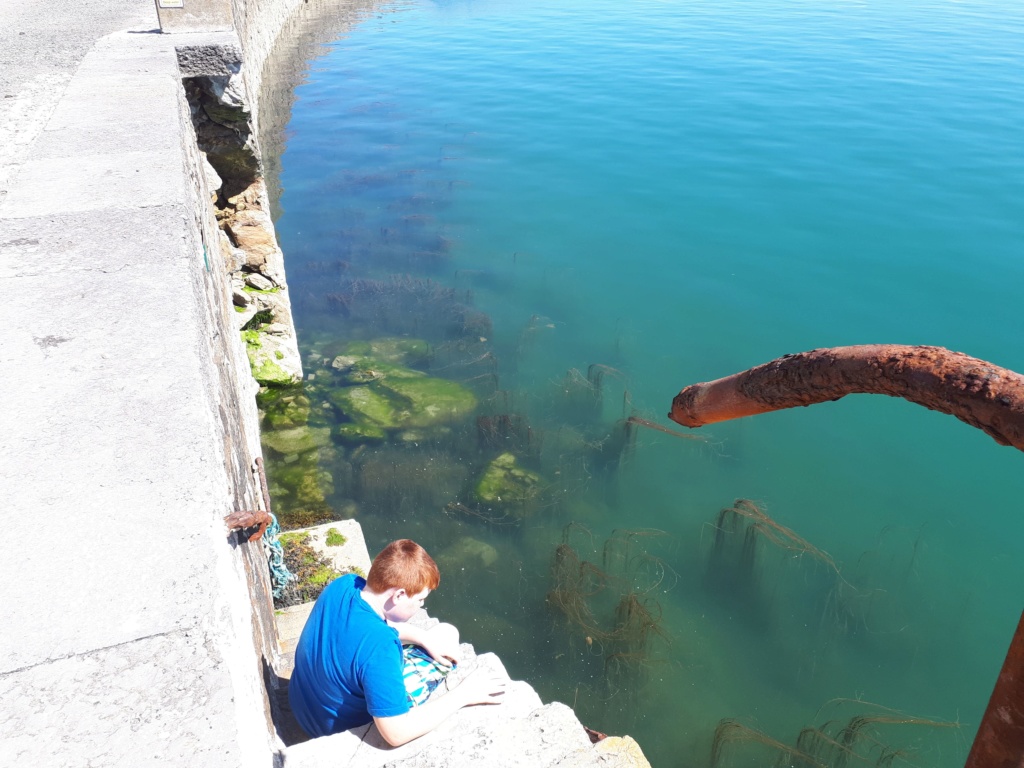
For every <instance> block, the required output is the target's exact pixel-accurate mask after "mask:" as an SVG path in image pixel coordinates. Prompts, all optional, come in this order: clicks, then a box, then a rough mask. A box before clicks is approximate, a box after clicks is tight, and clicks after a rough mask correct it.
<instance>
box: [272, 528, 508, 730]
mask: <svg viewBox="0 0 1024 768" xmlns="http://www.w3.org/2000/svg"><path fill="white" fill-rule="evenodd" d="M440 581H441V576H440V573H439V572H438V570H437V565H436V564H435V563H434V561H433V559H432V558H431V557H430V555H428V554H427V552H426V550H425V549H423V547H421V546H420V545H419V544H417V543H416V542H414V541H410V540H409V539H400V540H398V541H393V542H391V543H390V544H388V545H387V547H385V548H384V550H383V551H382V552H381V553H380V554H379V555H377V557H376V558H374V561H373V565H372V566H371V567H370V573H369V575H368V576H367V577H366V579H365V580H364V579H362V578H360V577H358V576H356V575H354V574H349V575H348V576H343V577H342V578H340V579H336V580H335V581H333V582H332V583H331V584H329V585H328V586H327V588H326V589H325V590H324V591H323V593H322V594H321V595H320V597H319V598H318V599H317V601H316V605H314V606H313V612H312V613H311V614H310V616H309V619H308V620H307V621H306V626H305V628H304V629H303V630H302V635H301V637H299V644H298V646H297V647H296V649H295V668H294V670H293V671H292V677H291V682H290V684H289V686H288V699H289V702H290V703H291V707H292V711H293V712H294V713H295V717H296V719H297V720H298V721H299V725H301V726H302V727H303V728H304V729H305V731H306V732H307V733H308V734H309V735H310V736H326V735H328V734H331V733H339V732H340V731H345V730H348V729H349V728H355V727H356V726H359V725H365V724H366V723H369V722H370V721H371V720H372V721H373V722H374V723H376V725H377V729H378V730H379V731H380V734H381V736H383V737H384V740H385V741H386V742H387V743H388V744H390V745H391V746H393V747H397V746H399V745H401V744H405V743H406V742H407V741H411V740H412V739H415V738H417V737H418V736H422V735H423V734H424V733H427V732H428V731H431V730H433V729H434V728H436V727H437V726H438V725H440V724H441V722H443V721H444V720H445V719H447V718H448V717H450V716H451V715H453V714H454V713H455V712H457V711H458V710H460V709H461V708H462V707H465V706H469V705H472V704H498V703H500V699H496V698H495V697H496V696H498V695H499V694H501V693H504V682H503V681H502V680H501V679H498V678H494V677H492V676H490V675H488V674H479V673H477V674H470V675H469V676H467V677H466V679H465V680H463V682H462V683H461V684H460V685H458V686H457V687H455V688H454V689H453V690H451V691H450V692H448V694H447V695H445V696H440V695H435V696H433V697H431V694H432V693H433V692H434V690H435V689H436V688H440V689H441V690H444V689H445V685H444V684H443V678H444V675H445V674H447V671H448V670H449V669H451V667H452V666H453V665H454V664H456V663H458V660H459V657H458V653H459V632H458V630H457V629H456V628H455V627H453V626H452V625H451V624H438V625H437V626H435V627H433V628H432V629H429V630H424V629H420V628H419V627H414V626H412V625H410V624H408V623H407V622H408V621H409V619H411V618H412V617H413V615H414V614H415V613H416V612H417V611H418V610H419V609H420V608H422V607H423V602H424V601H425V600H426V599H427V595H429V594H430V593H431V591H433V590H434V589H436V588H437V585H438V584H439V583H440ZM403 643H405V644H407V645H408V647H406V648H403ZM417 646H418V647H419V648H422V649H423V651H425V652H426V653H422V652H420V651H419V650H418V648H417ZM424 668H428V669H429V674H428V675H427V676H426V678H425V679H424V677H423V670H424ZM407 680H408V681H409V682H408V684H407Z"/></svg>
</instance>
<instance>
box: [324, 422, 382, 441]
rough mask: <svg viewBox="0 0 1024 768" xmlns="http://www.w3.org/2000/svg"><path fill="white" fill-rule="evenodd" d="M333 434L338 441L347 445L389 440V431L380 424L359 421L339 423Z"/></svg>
mask: <svg viewBox="0 0 1024 768" xmlns="http://www.w3.org/2000/svg"><path fill="white" fill-rule="evenodd" d="M333 435H334V437H335V439H337V440H338V442H340V443H343V444H345V445H360V444H362V443H383V442H384V441H385V440H387V436H388V433H387V432H385V431H384V428H383V427H381V426H380V425H378V424H373V423H371V422H366V421H358V422H349V423H347V424H339V425H338V426H336V427H335V428H334V431H333Z"/></svg>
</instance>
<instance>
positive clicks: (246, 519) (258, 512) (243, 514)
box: [224, 456, 274, 541]
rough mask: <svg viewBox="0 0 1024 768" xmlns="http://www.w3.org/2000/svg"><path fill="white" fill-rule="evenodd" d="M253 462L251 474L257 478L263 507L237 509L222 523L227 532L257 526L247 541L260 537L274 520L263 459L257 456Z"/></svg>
mask: <svg viewBox="0 0 1024 768" xmlns="http://www.w3.org/2000/svg"><path fill="white" fill-rule="evenodd" d="M253 464H254V466H255V470H254V472H253V474H255V475H256V477H257V478H258V479H259V483H260V492H261V493H262V496H263V507H264V508H263V509H244V510H239V511H238V512H232V513H231V514H230V515H228V516H227V517H225V518H224V523H225V524H226V525H227V527H228V532H229V533H230V532H232V531H238V530H244V529H245V528H252V527H254V526H258V528H257V530H256V532H255V533H254V534H252V535H251V536H250V537H249V541H256V540H257V539H259V538H261V537H262V536H263V533H264V532H265V531H266V530H267V526H268V525H270V524H271V523H272V522H273V520H274V518H273V516H272V512H271V509H270V489H269V488H268V487H267V474H266V472H265V471H264V469H263V459H262V458H260V457H259V456H257V457H256V460H255V461H254V462H253Z"/></svg>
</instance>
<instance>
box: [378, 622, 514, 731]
mask: <svg viewBox="0 0 1024 768" xmlns="http://www.w3.org/2000/svg"><path fill="white" fill-rule="evenodd" d="M396 629H397V626H396ZM410 642H413V641H410ZM504 692H505V680H504V679H503V678H501V677H498V676H497V675H495V674H493V673H492V672H488V671H485V670H477V671H476V672H473V673H471V674H470V675H469V676H467V677H466V679H465V680H463V681H462V683H460V684H459V686H458V687H457V688H455V689H454V690H452V691H449V692H448V693H447V694H445V695H444V696H440V697H438V698H436V699H431V700H429V701H427V703H426V704H422V705H420V706H418V707H413V708H412V709H410V710H409V711H408V712H406V713H405V714H404V715H395V716H393V717H374V718H373V721H374V722H375V723H376V724H377V730H378V731H380V735H381V736H383V737H384V741H386V742H387V743H388V744H390V745H391V746H392V747H399V746H401V745H402V744H405V743H406V742H409V741H412V740H413V739H415V738H418V737H419V736H422V735H423V734H425V733H429V732H430V731H432V730H434V729H435V728H436V727H437V726H439V725H440V724H441V723H443V722H444V721H445V720H447V719H448V718H449V717H451V716H452V715H454V714H455V713H456V712H458V711H459V710H460V709H462V708H463V707H468V706H471V705H473V704H500V703H501V698H500V696H501V694H503V693H504ZM496 697H497V698H496Z"/></svg>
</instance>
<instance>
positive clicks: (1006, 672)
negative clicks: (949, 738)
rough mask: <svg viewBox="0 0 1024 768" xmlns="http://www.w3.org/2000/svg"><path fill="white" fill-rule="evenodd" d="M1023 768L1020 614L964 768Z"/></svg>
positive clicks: (1023, 636) (1023, 626)
mask: <svg viewBox="0 0 1024 768" xmlns="http://www.w3.org/2000/svg"><path fill="white" fill-rule="evenodd" d="M1021 765H1024V614H1022V615H1021V618H1020V622H1019V623H1018V624H1017V631H1016V633H1014V635H1013V641H1012V642H1011V643H1010V650H1009V651H1007V653H1006V660H1005V661H1004V662H1003V668H1002V670H1000V672H999V678H998V679H997V680H996V686H995V689H994V690H993V691H992V697H991V698H990V699H989V701H988V708H987V709H986V710H985V716H984V717H983V718H982V720H981V725H980V726H978V733H977V735H976V736H975V737H974V745H973V746H972V747H971V754H970V755H969V756H968V757H967V765H966V768H1020V766H1021Z"/></svg>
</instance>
